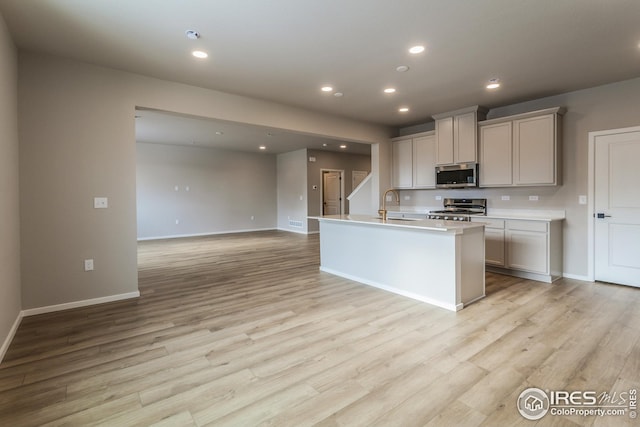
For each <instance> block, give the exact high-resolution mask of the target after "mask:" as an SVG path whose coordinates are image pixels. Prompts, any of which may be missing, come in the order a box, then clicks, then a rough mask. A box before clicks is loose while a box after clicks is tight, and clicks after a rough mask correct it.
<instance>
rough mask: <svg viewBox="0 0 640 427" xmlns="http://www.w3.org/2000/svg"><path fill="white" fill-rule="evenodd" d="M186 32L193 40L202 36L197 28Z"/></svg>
mask: <svg viewBox="0 0 640 427" xmlns="http://www.w3.org/2000/svg"><path fill="white" fill-rule="evenodd" d="M184 33H185V34H186V35H187V38H188V39H191V40H198V39H199V38H200V33H199V32H197V31H196V30H187V31H185V32H184Z"/></svg>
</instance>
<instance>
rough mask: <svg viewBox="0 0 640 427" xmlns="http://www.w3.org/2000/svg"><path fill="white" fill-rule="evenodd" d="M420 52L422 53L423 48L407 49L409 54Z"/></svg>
mask: <svg viewBox="0 0 640 427" xmlns="http://www.w3.org/2000/svg"><path fill="white" fill-rule="evenodd" d="M422 52H424V46H413V47H411V48H409V53H412V54H414V55H415V54H417V53H422Z"/></svg>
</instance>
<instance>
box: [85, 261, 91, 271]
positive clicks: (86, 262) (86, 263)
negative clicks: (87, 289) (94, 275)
mask: <svg viewBox="0 0 640 427" xmlns="http://www.w3.org/2000/svg"><path fill="white" fill-rule="evenodd" d="M92 270H93V260H92V259H85V260H84V271H92Z"/></svg>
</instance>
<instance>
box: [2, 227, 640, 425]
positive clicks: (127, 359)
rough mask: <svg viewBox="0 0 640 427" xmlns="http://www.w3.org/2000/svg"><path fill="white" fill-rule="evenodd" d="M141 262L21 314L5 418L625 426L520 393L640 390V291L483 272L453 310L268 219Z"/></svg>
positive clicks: (156, 252)
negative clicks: (526, 409)
mask: <svg viewBox="0 0 640 427" xmlns="http://www.w3.org/2000/svg"><path fill="white" fill-rule="evenodd" d="M139 266H140V292H141V297H140V298H139V299H135V300H128V301H122V302H117V303H110V304H104V305H100V306H92V307H87V308H82V309H74V310H68V311H65V312H58V313H51V314H46V315H40V316H34V317H28V318H25V319H23V321H22V324H21V325H20V328H19V330H18V333H17V335H16V337H15V339H14V341H13V343H12V344H11V346H10V348H9V351H8V353H7V355H6V358H5V360H4V361H3V363H2V364H1V365H0V426H11V427H17V426H41V425H45V426H89V425H108V426H134V425H135V426H138V425H139V426H149V425H155V426H194V425H196V426H205V425H214V426H226V425H228V426H253V425H272V426H305V425H319V426H335V425H339V426H423V425H424V426H511V425H522V426H530V425H541V426H546V425H553V426H577V425H597V426H600V425H616V426H620V425H637V424H634V423H633V422H632V420H630V419H629V418H628V417H626V416H625V417H602V418H595V417H586V418H581V417H577V416H571V417H559V416H551V415H549V414H547V415H546V416H545V417H544V418H543V419H541V420H540V421H538V422H533V421H528V420H525V419H524V418H522V417H521V416H520V415H519V413H518V412H517V409H516V400H517V397H518V395H519V394H520V392H521V391H522V390H524V389H525V388H527V387H530V386H536V387H539V388H542V389H549V390H595V391H599V392H602V391H607V392H614V391H618V392H621V391H624V390H629V389H630V388H638V389H640V309H639V302H640V289H633V288H629V287H623V286H615V285H607V284H592V283H585V282H578V281H573V280H568V279H563V280H561V281H559V282H557V283H555V284H552V285H549V284H544V283H539V282H533V281H528V280H522V279H517V278H513V277H508V276H501V275H495V274H487V291H488V296H487V298H485V299H483V300H481V301H479V302H477V303H475V304H473V305H470V306H469V307H467V308H465V309H464V310H462V311H460V312H458V313H452V312H449V311H446V310H443V309H440V308H436V307H432V306H429V305H427V304H424V303H420V302H417V301H413V300H410V299H407V298H404V297H401V296H398V295H394V294H390V293H387V292H385V291H382V290H378V289H375V288H371V287H368V286H365V285H362V284H358V283H355V282H351V281H348V280H345V279H341V278H338V277H335V276H331V275H329V274H326V273H323V272H320V271H319V270H318V267H319V247H318V236H317V235H312V236H304V235H297V234H291V233H284V232H276V231H271V232H259V233H248V234H238V235H224V236H216V237H200V238H188V239H179V240H166V241H155V242H141V243H140V244H139ZM397 274H402V272H401V271H398V272H397Z"/></svg>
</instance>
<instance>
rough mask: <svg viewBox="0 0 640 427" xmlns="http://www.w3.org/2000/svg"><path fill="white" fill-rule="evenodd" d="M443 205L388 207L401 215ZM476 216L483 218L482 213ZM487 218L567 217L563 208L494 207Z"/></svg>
mask: <svg viewBox="0 0 640 427" xmlns="http://www.w3.org/2000/svg"><path fill="white" fill-rule="evenodd" d="M439 209H442V207H435V208H428V207H423V206H406V207H405V206H394V207H392V208H390V209H388V215H390V216H400V215H402V214H419V215H426V214H428V213H429V211H431V210H439ZM474 218H482V217H481V216H480V215H478V216H475V217H474ZM486 218H491V219H521V220H531V221H561V220H563V219H565V211H563V210H546V209H493V208H489V209H488V210H487V215H486Z"/></svg>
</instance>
